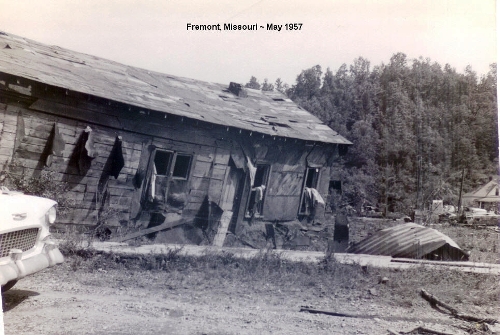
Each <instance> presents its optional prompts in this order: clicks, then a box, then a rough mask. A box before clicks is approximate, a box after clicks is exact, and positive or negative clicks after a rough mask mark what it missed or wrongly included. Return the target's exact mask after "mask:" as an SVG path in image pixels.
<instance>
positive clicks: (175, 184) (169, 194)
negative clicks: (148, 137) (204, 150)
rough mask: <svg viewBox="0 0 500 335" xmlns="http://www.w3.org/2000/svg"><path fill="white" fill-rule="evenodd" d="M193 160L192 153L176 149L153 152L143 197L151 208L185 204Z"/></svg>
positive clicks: (162, 208)
mask: <svg viewBox="0 0 500 335" xmlns="http://www.w3.org/2000/svg"><path fill="white" fill-rule="evenodd" d="M191 160H192V156H191V155H186V154H180V153H176V152H174V151H167V150H160V149H155V150H154V151H153V152H152V154H151V160H150V164H149V166H150V168H149V171H148V177H147V178H148V179H147V187H146V188H145V192H144V193H143V198H142V199H143V200H147V202H148V203H149V204H150V206H152V207H150V208H152V209H154V210H165V209H166V208H172V207H175V208H182V207H183V206H184V204H185V200H186V187H187V178H188V176H189V170H190V168H191ZM165 206H167V207H165Z"/></svg>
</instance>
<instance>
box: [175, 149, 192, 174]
mask: <svg viewBox="0 0 500 335" xmlns="http://www.w3.org/2000/svg"><path fill="white" fill-rule="evenodd" d="M190 167H191V156H190V155H183V154H177V156H176V157H175V165H174V172H173V173H172V177H173V178H179V179H187V177H188V175H189V168H190Z"/></svg>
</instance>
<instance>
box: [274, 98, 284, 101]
mask: <svg viewBox="0 0 500 335" xmlns="http://www.w3.org/2000/svg"><path fill="white" fill-rule="evenodd" d="M273 100H274V101H285V99H282V98H273Z"/></svg>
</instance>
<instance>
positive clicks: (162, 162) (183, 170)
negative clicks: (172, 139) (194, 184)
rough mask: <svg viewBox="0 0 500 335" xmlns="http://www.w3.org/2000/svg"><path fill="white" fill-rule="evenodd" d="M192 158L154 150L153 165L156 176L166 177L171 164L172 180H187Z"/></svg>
mask: <svg viewBox="0 0 500 335" xmlns="http://www.w3.org/2000/svg"><path fill="white" fill-rule="evenodd" d="M191 158H192V156H190V155H186V154H177V155H175V154H174V153H173V152H171V151H163V150H156V152H155V157H154V164H155V168H156V175H157V176H168V175H169V174H170V171H171V166H172V165H171V164H172V163H173V164H174V166H173V171H172V178H173V179H187V178H188V175H189V169H190V167H191Z"/></svg>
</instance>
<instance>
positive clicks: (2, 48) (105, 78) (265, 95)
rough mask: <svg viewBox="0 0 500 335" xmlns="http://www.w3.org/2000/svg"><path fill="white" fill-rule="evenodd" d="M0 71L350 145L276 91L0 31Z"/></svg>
mask: <svg viewBox="0 0 500 335" xmlns="http://www.w3.org/2000/svg"><path fill="white" fill-rule="evenodd" d="M0 72H4V73H8V74H11V75H15V76H18V77H22V78H25V79H29V80H34V81H37V82H41V83H44V84H47V85H52V86H55V87H59V88H63V89H68V90H71V91H75V92H79V93H84V94H90V95H92V96H97V97H101V98H105V99H109V100H112V101H116V102H120V103H125V104H128V105H132V106H136V107H139V108H146V109H149V110H154V111H158V112H164V113H169V114H174V115H178V116H182V117H186V118H191V119H195V120H201V121H205V122H209V123H213V124H218V125H223V126H227V127H235V128H239V129H245V130H249V131H254V132H257V133H262V134H268V135H272V136H280V137H288V138H296V139H302V140H309V141H318V142H325V143H339V144H351V142H349V141H348V140H346V139H345V138H344V137H342V136H341V135H339V134H338V133H337V132H335V131H334V130H332V129H331V128H329V127H328V126H327V125H325V124H323V123H322V122H321V121H320V120H319V119H318V118H316V117H315V116H313V115H311V114H310V113H309V112H307V111H305V110H303V109H301V108H300V107H299V106H297V105H296V104H295V103H294V102H292V101H291V100H290V99H288V98H287V97H286V96H284V95H282V94H281V93H279V92H275V91H270V92H263V91H259V90H252V89H245V90H246V93H247V96H246V97H241V96H237V95H235V94H233V93H231V92H229V90H228V87H229V85H228V84H229V83H228V84H227V85H223V84H216V83H210V82H203V81H199V80H194V79H188V78H182V77H175V76H170V75H166V74H162V73H158V72H154V71H148V70H144V69H140V68H136V67H132V66H127V65H123V64H120V63H117V62H114V61H111V60H107V59H103V58H99V57H95V56H91V55H87V54H83V53H79V52H74V51H70V50H67V49H63V48H60V47H57V46H49V45H45V44H41V43H38V42H35V41H32V40H29V39H26V38H22V37H18V36H14V35H10V34H6V33H2V32H0Z"/></svg>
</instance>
